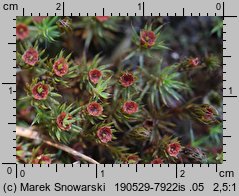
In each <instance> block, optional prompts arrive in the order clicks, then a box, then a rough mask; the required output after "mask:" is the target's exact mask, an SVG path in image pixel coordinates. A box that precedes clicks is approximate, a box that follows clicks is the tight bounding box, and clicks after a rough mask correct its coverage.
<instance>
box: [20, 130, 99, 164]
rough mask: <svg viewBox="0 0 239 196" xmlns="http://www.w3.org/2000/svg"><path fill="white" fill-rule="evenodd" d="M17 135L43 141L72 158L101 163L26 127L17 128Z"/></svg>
mask: <svg viewBox="0 0 239 196" xmlns="http://www.w3.org/2000/svg"><path fill="white" fill-rule="evenodd" d="M16 134H17V135H18V136H21V137H26V138H29V139H33V140H42V142H43V143H45V144H48V145H49V146H53V147H55V148H58V149H60V150H63V151H65V152H67V153H69V154H71V155H72V156H77V157H79V158H81V159H83V160H85V161H87V162H89V163H93V164H99V162H97V161H96V160H94V159H92V158H90V157H88V156H86V155H84V154H82V153H80V152H77V151H76V150H74V149H72V148H70V147H68V146H66V145H64V144H60V143H58V142H55V141H53V140H51V139H50V138H49V137H47V136H45V135H41V134H40V133H38V132H37V131H35V130H34V129H33V128H24V127H19V126H16Z"/></svg>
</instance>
